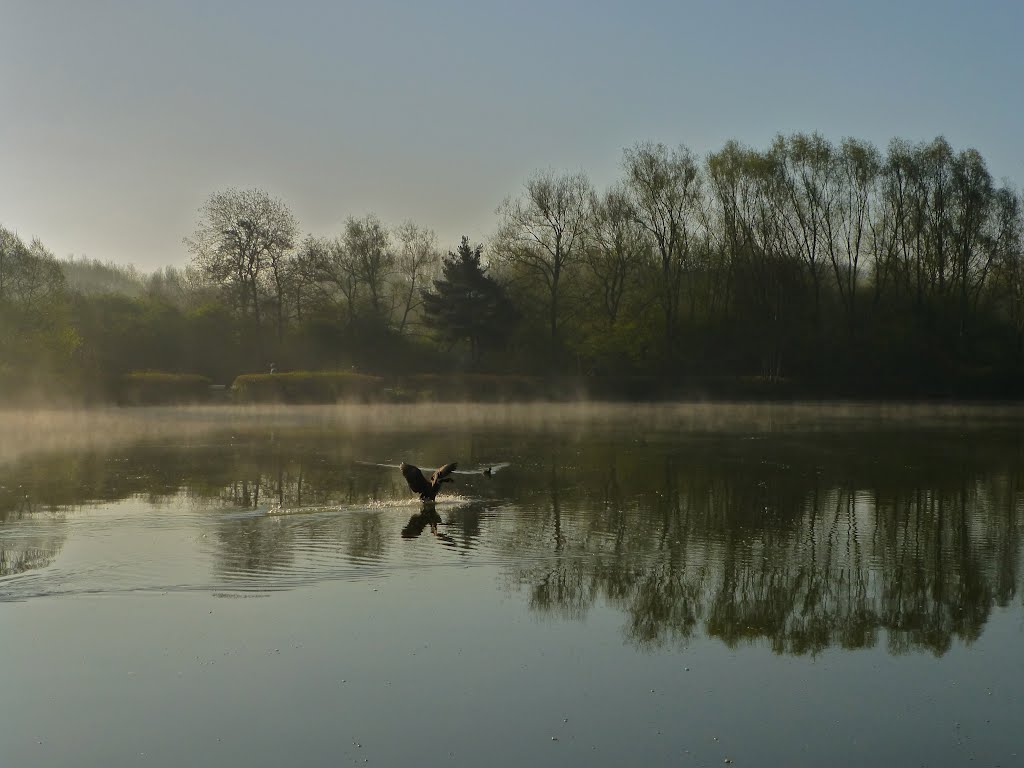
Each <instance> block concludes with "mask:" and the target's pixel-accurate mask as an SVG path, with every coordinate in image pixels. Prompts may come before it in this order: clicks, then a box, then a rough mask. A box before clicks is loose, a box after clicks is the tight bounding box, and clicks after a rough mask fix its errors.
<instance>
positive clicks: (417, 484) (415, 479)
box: [399, 461, 430, 493]
mask: <svg viewBox="0 0 1024 768" xmlns="http://www.w3.org/2000/svg"><path fill="white" fill-rule="evenodd" d="M399 469H401V470H402V476H403V477H404V478H405V482H407V483H408V484H409V487H410V488H411V489H412V491H413V493H429V492H430V483H428V482H427V478H425V477H424V476H423V473H422V472H420V468H419V467H416V466H413V465H412V464H406V463H405V462H404V461H403V462H402V466H401V467H399Z"/></svg>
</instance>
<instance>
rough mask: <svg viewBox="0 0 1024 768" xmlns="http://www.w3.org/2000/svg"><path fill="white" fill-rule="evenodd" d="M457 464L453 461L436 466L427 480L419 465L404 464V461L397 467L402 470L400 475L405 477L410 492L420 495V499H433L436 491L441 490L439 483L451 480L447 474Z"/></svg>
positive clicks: (452, 470)
mask: <svg viewBox="0 0 1024 768" xmlns="http://www.w3.org/2000/svg"><path fill="white" fill-rule="evenodd" d="M457 466H458V464H457V463H456V462H454V461H453V462H451V463H450V464H445V465H444V466H441V467H438V468H437V470H436V471H435V472H434V474H432V475H431V476H430V479H429V480H428V479H427V478H426V475H424V474H423V472H421V471H420V468H419V467H417V466H414V465H412V464H406V463H405V462H404V461H403V462H402V465H401V467H399V469H401V470H402V476H403V477H405V482H407V483H408V484H409V488H411V489H412V492H413V493H418V494H419V495H420V500H421V501H433V500H434V498H435V497H436V496H437V492H438V491H440V490H441V484H442V483H450V482H452V478H451V477H449V475H450V474H451V473H452V472H454V471H455V468H456V467H457Z"/></svg>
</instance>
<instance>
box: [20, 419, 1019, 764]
mask: <svg viewBox="0 0 1024 768" xmlns="http://www.w3.org/2000/svg"><path fill="white" fill-rule="evenodd" d="M1022 427H1024V411H1022V410H1018V409H1012V408H1007V409H1000V408H984V407H973V408H968V409H945V408H941V407H934V408H922V407H902V408H901V407H881V406H847V407H835V406H833V407H815V406H724V405H719V406H715V405H676V406H647V407H626V406H616V407H601V406H588V405H562V406H547V407H525V406H522V407H517V406H505V407H502V406H493V407H487V408H477V407H473V406H460V405H439V406H403V407H394V408H390V409H371V408H360V407H339V408H313V407H311V408H290V409H255V408H254V409H247V410H233V409H230V408H227V409H215V408H206V409H203V408H195V409H139V410H124V411H117V410H103V411H88V412H72V411H49V412H36V413H32V414H25V413H15V412H8V413H0V432H2V435H3V436H2V437H0V440H2V444H0V637H2V638H3V644H2V648H3V654H2V657H0V681H2V684H3V698H2V703H0V754H2V755H3V760H2V764H3V765H11V766H19V767H24V766H69V767H70V766H75V767H76V768H83V767H88V766H104V767H105V768H106V767H109V766H122V765H144V766H174V767H175V768H180V767H181V766H207V765H208V766H246V768H258V767H261V766H275V768H279V767H280V766H282V765H296V766H345V765H383V766H404V765H423V766H434V765H439V766H482V765H487V766H524V765H537V766H546V765H550V766H567V765H569V766H626V765H636V766H647V765H651V766H653V765H659V766H660V765H679V766H712V765H723V764H735V765H737V766H744V765H746V766H755V765H756V766H823V765H828V766H867V765H906V766H919V765H926V766H961V765H968V764H970V765H993V766H1018V765H1024V735H1022V729H1021V725H1022V723H1024V607H1022V598H1021V586H1022V584H1021V580H1022V565H1024V557H1022V543H1024V495H1022V494H1024V440H1022ZM401 461H407V462H412V463H415V464H418V465H419V466H421V467H424V468H433V467H436V466H438V465H440V464H442V463H445V462H448V461H458V462H459V473H458V474H456V475H455V482H454V483H453V484H451V485H447V486H445V490H444V492H443V493H442V494H441V495H440V496H439V497H438V500H437V503H436V505H435V506H434V507H432V508H431V507H424V506H423V505H422V504H421V503H420V502H419V500H418V499H417V498H415V497H414V496H413V495H412V493H411V492H410V491H409V489H408V488H407V487H406V485H405V482H404V480H403V478H402V477H401V475H400V473H399V471H398V469H397V468H396V467H397V465H398V464H399V462H401ZM488 468H491V469H492V472H491V474H489V475H488V474H484V472H483V471H484V470H485V469H488Z"/></svg>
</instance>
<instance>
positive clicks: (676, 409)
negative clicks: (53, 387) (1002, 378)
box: [0, 402, 1024, 462]
mask: <svg viewBox="0 0 1024 768" xmlns="http://www.w3.org/2000/svg"><path fill="white" fill-rule="evenodd" d="M1016 423H1020V424H1022V425H1024V408H1019V407H1010V406H1006V407H1003V406H982V405H969V406H953V405H920V404H912V405H901V404H859V403H857V404H846V405H836V404H828V405H822V404H815V403H792V404H768V405H766V404H717V403H675V404H649V405H648V404H621V403H593V402H578V403H549V404H502V405H493V404H492V405H480V404H470V403H443V404H440V403H420V404H411V405H354V404H352V405H336V406H223V407H216V406H180V407H154V408H96V409H37V410H0V435H2V436H3V438H2V440H0V462H6V461H11V460H12V459H16V458H18V457H21V456H24V455H27V454H29V453H36V452H49V451H58V450H76V449H82V448H88V447H98V446H110V445H116V444H118V443H124V442H132V441H137V440H158V439H179V440H180V439H185V440H189V439H199V438H201V437H202V436H203V435H206V434H210V433H213V432H223V431H239V432H251V431H263V430H273V429H286V428H297V429H316V430H320V431H332V432H337V433H338V435H339V437H342V436H343V435H345V434H346V433H353V432H356V433H358V432H383V431H388V432H402V431H408V432H410V433H416V432H422V431H428V430H441V429H444V430H460V429H472V428H478V427H488V426H493V427H502V428H513V429H516V428H522V429H552V430H563V429H574V428H581V427H585V426H587V425H591V424H607V425H618V426H621V427H625V428H628V429H631V430H635V431H636V432H637V434H638V436H639V435H643V434H648V433H651V432H657V431H661V430H670V431H691V432H706V431H734V432H740V433H750V432H754V433H756V432H768V431H776V430H807V431H823V430H824V431H828V430H850V429H857V428H861V427H864V426H872V427H878V426H892V425H893V424H904V425H906V426H907V427H949V428H958V429H970V428H972V427H995V426H1000V425H1009V424H1016Z"/></svg>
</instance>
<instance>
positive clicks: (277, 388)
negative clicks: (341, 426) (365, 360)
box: [231, 371, 385, 403]
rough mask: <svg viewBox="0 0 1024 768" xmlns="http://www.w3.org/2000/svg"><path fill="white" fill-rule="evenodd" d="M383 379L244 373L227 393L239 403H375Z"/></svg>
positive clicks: (337, 373) (311, 373)
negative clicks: (229, 392)
mask: <svg viewBox="0 0 1024 768" xmlns="http://www.w3.org/2000/svg"><path fill="white" fill-rule="evenodd" d="M384 390H385V384H384V379H382V378H380V377H379V376H367V375H364V374H361V373H349V372H343V371H292V372H290V373H247V374H243V375H241V376H239V377H238V378H236V379H235V382H234V384H232V385H231V394H232V396H233V398H234V399H235V401H236V402H240V403H336V402H339V401H355V402H377V401H381V400H383V399H384V397H385V396H384Z"/></svg>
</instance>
